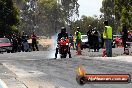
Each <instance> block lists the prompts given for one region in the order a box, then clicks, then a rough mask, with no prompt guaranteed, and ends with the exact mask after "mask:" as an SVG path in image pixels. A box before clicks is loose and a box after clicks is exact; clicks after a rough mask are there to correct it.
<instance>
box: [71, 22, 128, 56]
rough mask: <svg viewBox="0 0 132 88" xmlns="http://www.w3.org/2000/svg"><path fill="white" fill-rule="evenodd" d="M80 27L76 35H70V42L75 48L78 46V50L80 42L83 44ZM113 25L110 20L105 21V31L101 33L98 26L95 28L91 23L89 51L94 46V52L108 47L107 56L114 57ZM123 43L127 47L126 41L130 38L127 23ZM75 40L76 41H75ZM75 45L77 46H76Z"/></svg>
mask: <svg viewBox="0 0 132 88" xmlns="http://www.w3.org/2000/svg"><path fill="white" fill-rule="evenodd" d="M80 30H81V29H80V28H79V27H77V29H76V31H75V34H74V36H73V35H70V36H71V37H70V42H71V46H72V47H73V49H75V48H76V50H78V44H81V32H80ZM112 31H113V30H112V27H111V26H109V23H108V21H107V20H106V21H104V31H103V32H102V33H99V31H97V29H96V28H93V27H92V26H91V25H89V27H88V31H87V38H88V47H89V51H90V49H91V48H92V49H93V52H99V49H100V48H104V49H106V56H108V57H112V44H113V32H112ZM121 35H122V38H121V39H122V45H123V47H124V52H125V48H127V46H126V45H127V44H126V42H127V41H128V40H130V38H129V35H128V31H127V28H126V25H125V24H124V25H123V27H122V32H121ZM73 40H75V41H73ZM74 45H75V47H74Z"/></svg>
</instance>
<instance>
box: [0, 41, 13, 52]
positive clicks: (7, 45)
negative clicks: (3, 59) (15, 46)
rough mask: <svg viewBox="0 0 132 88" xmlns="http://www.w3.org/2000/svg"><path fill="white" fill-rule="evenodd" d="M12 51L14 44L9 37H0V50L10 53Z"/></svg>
mask: <svg viewBox="0 0 132 88" xmlns="http://www.w3.org/2000/svg"><path fill="white" fill-rule="evenodd" d="M11 51H12V44H11V42H10V40H9V39H8V38H0V52H7V53H10V52H11Z"/></svg>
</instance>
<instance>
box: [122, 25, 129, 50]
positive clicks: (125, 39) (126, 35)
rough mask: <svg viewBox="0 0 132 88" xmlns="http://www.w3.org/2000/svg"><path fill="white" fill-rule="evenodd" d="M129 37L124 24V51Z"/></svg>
mask: <svg viewBox="0 0 132 88" xmlns="http://www.w3.org/2000/svg"><path fill="white" fill-rule="evenodd" d="M127 39H128V33H127V28H126V25H123V29H122V42H123V46H124V51H125V48H126V41H127Z"/></svg>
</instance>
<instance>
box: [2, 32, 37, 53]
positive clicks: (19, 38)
mask: <svg viewBox="0 0 132 88" xmlns="http://www.w3.org/2000/svg"><path fill="white" fill-rule="evenodd" d="M5 37H7V38H8V39H9V40H10V41H11V43H12V52H13V53H15V52H29V51H31V50H33V51H35V50H36V51H39V49H38V46H37V36H36V35H35V33H34V32H33V33H32V35H31V36H28V35H26V34H25V33H24V32H22V33H14V34H12V35H7V36H5ZM29 39H31V43H29V42H28V40H29Z"/></svg>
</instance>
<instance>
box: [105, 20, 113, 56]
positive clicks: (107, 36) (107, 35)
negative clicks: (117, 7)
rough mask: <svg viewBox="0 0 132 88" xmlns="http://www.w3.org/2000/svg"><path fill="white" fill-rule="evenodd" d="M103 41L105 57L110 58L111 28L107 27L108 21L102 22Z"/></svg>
mask: <svg viewBox="0 0 132 88" xmlns="http://www.w3.org/2000/svg"><path fill="white" fill-rule="evenodd" d="M104 25H105V28H104V32H103V39H104V40H105V48H106V54H107V57H112V27H111V26H108V21H104Z"/></svg>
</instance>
